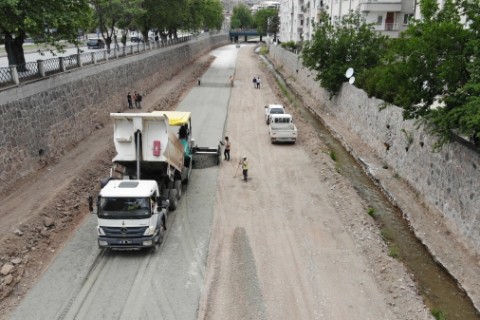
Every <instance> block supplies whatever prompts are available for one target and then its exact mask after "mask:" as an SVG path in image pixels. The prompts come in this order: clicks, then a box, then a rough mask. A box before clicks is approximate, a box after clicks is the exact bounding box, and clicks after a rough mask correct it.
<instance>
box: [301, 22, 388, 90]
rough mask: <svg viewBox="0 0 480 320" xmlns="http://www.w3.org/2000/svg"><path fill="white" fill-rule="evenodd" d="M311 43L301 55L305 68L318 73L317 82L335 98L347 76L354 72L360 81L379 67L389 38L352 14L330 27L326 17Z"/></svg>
mask: <svg viewBox="0 0 480 320" xmlns="http://www.w3.org/2000/svg"><path fill="white" fill-rule="evenodd" d="M320 21H323V22H322V23H321V24H319V25H317V26H316V29H315V33H314V35H313V38H312V40H311V41H307V42H306V44H305V45H304V49H303V51H302V59H303V64H304V65H305V66H306V67H308V68H309V69H310V70H315V71H316V72H317V75H316V78H315V80H317V81H320V85H321V86H322V87H323V88H325V89H327V90H328V91H329V92H330V97H333V96H334V95H335V94H337V93H338V91H339V90H340V88H341V86H342V83H344V82H345V81H346V78H345V72H346V70H347V69H348V68H353V69H354V70H355V74H356V75H357V77H359V78H361V77H362V73H363V72H364V71H365V70H368V69H369V68H371V67H373V66H376V65H377V64H378V63H379V61H380V59H381V57H382V56H383V54H384V52H385V42H386V37H385V36H381V35H379V34H377V33H375V31H374V30H373V26H372V25H368V24H365V23H364V22H363V21H362V19H361V17H360V15H359V14H358V13H351V14H349V15H348V16H345V17H343V18H342V19H341V21H340V22H339V23H335V25H334V24H331V23H330V19H329V18H328V16H326V14H325V16H323V17H322V19H321V20H320Z"/></svg>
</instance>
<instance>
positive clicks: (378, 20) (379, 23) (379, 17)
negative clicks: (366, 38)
mask: <svg viewBox="0 0 480 320" xmlns="http://www.w3.org/2000/svg"><path fill="white" fill-rule="evenodd" d="M382 23H383V16H378V17H377V26H381V25H382Z"/></svg>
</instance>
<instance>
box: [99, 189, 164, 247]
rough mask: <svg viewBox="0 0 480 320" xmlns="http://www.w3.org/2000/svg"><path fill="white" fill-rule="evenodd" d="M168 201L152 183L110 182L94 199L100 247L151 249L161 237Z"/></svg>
mask: <svg viewBox="0 0 480 320" xmlns="http://www.w3.org/2000/svg"><path fill="white" fill-rule="evenodd" d="M168 206H169V203H168V200H165V199H162V197H161V196H160V190H159V189H158V184H157V183H156V181H153V180H110V181H108V182H107V184H106V185H105V186H104V187H103V188H102V190H101V191H100V194H99V195H98V197H97V203H96V212H97V216H98V225H97V231H98V246H99V247H100V248H106V247H108V248H117V249H118V248H120V249H132V248H136V249H137V248H152V247H155V246H156V245H158V244H159V243H160V242H161V240H162V237H163V231H164V230H165V227H166V219H167V213H168Z"/></svg>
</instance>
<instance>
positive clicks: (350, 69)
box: [345, 68, 353, 78]
mask: <svg viewBox="0 0 480 320" xmlns="http://www.w3.org/2000/svg"><path fill="white" fill-rule="evenodd" d="M351 76H353V68H348V69H347V72H345V77H347V78H350V77H351Z"/></svg>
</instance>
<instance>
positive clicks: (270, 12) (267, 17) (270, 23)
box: [253, 8, 279, 34]
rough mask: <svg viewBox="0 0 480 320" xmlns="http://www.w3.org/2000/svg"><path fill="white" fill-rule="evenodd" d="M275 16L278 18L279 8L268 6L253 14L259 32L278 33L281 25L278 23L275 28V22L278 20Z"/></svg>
mask: <svg viewBox="0 0 480 320" xmlns="http://www.w3.org/2000/svg"><path fill="white" fill-rule="evenodd" d="M275 17H276V18H278V10H277V9H274V8H266V9H261V10H258V11H257V12H256V13H255V14H254V16H253V21H254V27H255V29H257V32H258V33H260V34H266V33H267V32H269V33H273V34H277V33H278V28H279V25H278V24H276V28H275V25H274V24H275V22H276V21H277V20H278V19H275Z"/></svg>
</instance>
